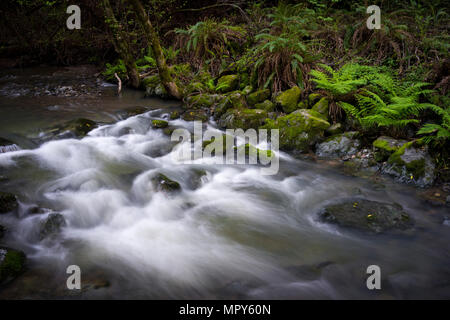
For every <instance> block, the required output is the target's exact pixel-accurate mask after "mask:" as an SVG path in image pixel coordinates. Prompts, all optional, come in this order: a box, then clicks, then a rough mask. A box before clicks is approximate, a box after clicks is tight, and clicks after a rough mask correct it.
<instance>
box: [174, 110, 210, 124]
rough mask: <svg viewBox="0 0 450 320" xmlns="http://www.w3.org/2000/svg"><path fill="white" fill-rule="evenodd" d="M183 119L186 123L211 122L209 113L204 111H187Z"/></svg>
mask: <svg viewBox="0 0 450 320" xmlns="http://www.w3.org/2000/svg"><path fill="white" fill-rule="evenodd" d="M181 118H182V119H183V120H185V121H202V122H207V121H208V120H209V116H208V113H207V112H206V111H205V110H202V109H192V110H187V111H186V112H185V113H183V115H182V116H181Z"/></svg>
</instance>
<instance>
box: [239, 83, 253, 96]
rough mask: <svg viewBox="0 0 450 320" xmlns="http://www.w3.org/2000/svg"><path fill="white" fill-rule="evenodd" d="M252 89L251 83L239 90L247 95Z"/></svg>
mask: <svg viewBox="0 0 450 320" xmlns="http://www.w3.org/2000/svg"><path fill="white" fill-rule="evenodd" d="M241 84H242V83H241ZM252 91H253V86H251V85H247V86H245V87H244V88H243V89H242V90H241V92H242V94H244V95H246V96H247V95H249V94H250V93H252Z"/></svg>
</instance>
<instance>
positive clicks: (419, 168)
mask: <svg viewBox="0 0 450 320" xmlns="http://www.w3.org/2000/svg"><path fill="white" fill-rule="evenodd" d="M413 146H414V141H410V142H407V143H405V144H404V145H403V146H402V147H400V148H399V149H398V150H397V151H396V152H394V153H393V154H392V155H391V156H390V157H389V159H388V162H389V163H390V164H393V165H397V166H398V167H401V166H405V167H406V170H407V171H408V173H409V174H411V175H412V177H411V178H412V179H415V178H419V177H423V176H424V174H425V166H426V162H425V159H417V160H412V161H410V162H405V161H403V159H402V156H403V155H404V154H405V151H406V149H409V148H411V147H413Z"/></svg>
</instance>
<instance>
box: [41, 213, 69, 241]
mask: <svg viewBox="0 0 450 320" xmlns="http://www.w3.org/2000/svg"><path fill="white" fill-rule="evenodd" d="M66 225H67V224H66V219H64V216H63V215H62V214H60V213H51V214H49V215H48V217H47V219H45V220H44V221H43V222H42V223H41V227H40V232H39V238H40V240H44V239H46V238H49V237H53V236H56V235H57V234H59V233H60V232H61V230H62V228H63V227H65V226H66Z"/></svg>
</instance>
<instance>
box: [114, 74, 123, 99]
mask: <svg viewBox="0 0 450 320" xmlns="http://www.w3.org/2000/svg"><path fill="white" fill-rule="evenodd" d="M114 77H116V79H117V82H118V84H117V94H118V95H120V93H121V92H122V80H120V78H119V76H118V75H117V73H114Z"/></svg>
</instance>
